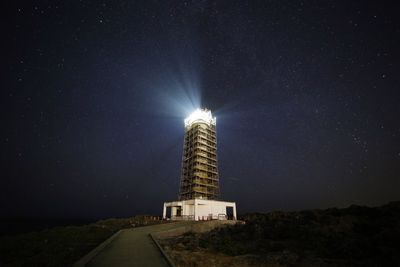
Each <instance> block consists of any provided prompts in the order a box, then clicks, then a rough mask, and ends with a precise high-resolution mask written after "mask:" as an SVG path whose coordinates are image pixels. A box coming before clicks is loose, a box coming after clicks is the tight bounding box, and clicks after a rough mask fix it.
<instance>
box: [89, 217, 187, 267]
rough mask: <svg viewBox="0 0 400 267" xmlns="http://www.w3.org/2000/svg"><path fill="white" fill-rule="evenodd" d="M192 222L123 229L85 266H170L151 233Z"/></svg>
mask: <svg viewBox="0 0 400 267" xmlns="http://www.w3.org/2000/svg"><path fill="white" fill-rule="evenodd" d="M190 223H191V222H176V223H167V224H158V225H152V226H145V227H138V228H132V229H125V230H122V231H121V232H120V233H119V234H118V235H117V236H116V237H115V238H114V239H113V240H112V241H111V242H110V243H109V244H107V245H106V246H105V247H104V248H103V249H102V250H101V251H100V252H99V253H97V254H96V256H95V257H94V258H92V259H91V260H90V261H89V262H88V263H87V264H86V265H85V266H88V267H102V266H107V267H110V266H122V267H125V266H130V267H132V266H154V267H158V266H160V267H161V266H169V265H168V263H167V261H166V260H165V259H164V257H163V256H162V254H161V252H160V250H159V249H158V248H157V246H156V244H155V243H154V242H153V240H152V239H151V237H150V236H149V233H155V232H158V231H165V230H169V229H173V228H175V227H179V226H183V225H185V224H190Z"/></svg>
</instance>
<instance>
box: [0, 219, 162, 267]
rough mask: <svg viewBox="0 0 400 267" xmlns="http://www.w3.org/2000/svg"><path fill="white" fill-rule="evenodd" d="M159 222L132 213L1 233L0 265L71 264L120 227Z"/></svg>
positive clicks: (158, 221)
mask: <svg viewBox="0 0 400 267" xmlns="http://www.w3.org/2000/svg"><path fill="white" fill-rule="evenodd" d="M160 222H162V221H160V220H157V219H156V218H155V217H152V216H135V217H132V218H123V219H107V220H101V221H98V222H96V223H92V224H87V225H81V226H65V227H64V226H63V227H55V228H52V229H47V230H42V231H36V232H31V233H24V234H17V235H9V236H2V237H0V266H71V265H72V264H73V263H74V262H75V261H77V260H78V259H80V258H81V257H82V256H84V255H85V254H87V253H88V252H89V251H90V250H92V249H93V248H95V247H96V246H97V245H98V244H100V243H101V242H103V241H104V240H106V239H107V238H108V237H110V236H111V235H113V234H114V233H116V232H117V231H118V230H120V229H124V228H131V227H139V226H144V225H150V224H156V223H160Z"/></svg>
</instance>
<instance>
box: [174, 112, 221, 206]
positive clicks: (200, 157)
mask: <svg viewBox="0 0 400 267" xmlns="http://www.w3.org/2000/svg"><path fill="white" fill-rule="evenodd" d="M195 198H201V199H210V200H215V199H218V198H219V177H218V165H217V137H216V119H215V117H214V118H213V117H212V114H211V111H209V110H207V109H198V110H196V111H195V112H194V113H192V114H191V115H190V116H189V117H188V118H187V119H185V140H184V147H183V158H182V173H181V182H180V190H179V200H188V199H195Z"/></svg>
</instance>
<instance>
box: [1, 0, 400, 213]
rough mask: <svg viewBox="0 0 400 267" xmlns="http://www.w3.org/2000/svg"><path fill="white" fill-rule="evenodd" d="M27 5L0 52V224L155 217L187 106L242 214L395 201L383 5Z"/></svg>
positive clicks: (398, 54)
mask: <svg viewBox="0 0 400 267" xmlns="http://www.w3.org/2000/svg"><path fill="white" fill-rule="evenodd" d="M34 2H35V3H34V4H20V5H19V6H17V7H16V8H15V10H14V14H15V19H14V20H13V21H15V25H13V27H14V31H12V33H13V34H12V36H11V41H12V45H13V48H12V50H11V51H7V52H6V53H7V54H8V55H7V58H6V59H9V62H10V63H11V64H7V65H6V70H7V73H10V74H9V75H8V77H7V79H5V81H6V84H5V85H3V86H2V90H1V92H2V97H1V107H2V110H3V112H2V113H3V119H2V127H1V131H0V137H1V138H0V145H1V166H0V167H1V174H0V175H1V179H0V201H1V206H0V216H1V217H3V218H10V217H35V218H86V219H88V218H89V219H96V218H107V217H121V216H132V215H136V214H158V215H160V214H161V212H162V204H163V202H164V201H171V200H175V199H176V198H177V194H178V189H179V179H180V166H181V159H182V148H183V136H184V125H183V119H184V118H185V117H186V116H187V115H189V114H190V112H191V111H193V110H194V109H195V108H197V107H200V106H201V107H206V108H209V109H211V110H212V112H213V113H214V114H215V115H216V117H217V138H218V160H219V171H220V183H221V193H222V199H224V200H229V201H236V202H237V207H238V212H239V213H242V214H243V213H245V212H253V211H258V212H267V211H271V210H298V209H309V208H328V207H345V206H348V205H351V204H359V205H380V204H384V203H386V202H388V201H392V200H399V198H400V119H399V115H400V106H399V101H400V91H399V90H400V17H399V15H398V9H397V8H396V7H395V5H394V4H390V3H389V2H386V3H385V4H383V2H381V1H351V3H350V1H338V2H335V1H185V2H183V1H182V2H181V1H34ZM3 37H4V38H5V36H3ZM4 62H8V61H7V60H5V61H4ZM4 62H3V63H4Z"/></svg>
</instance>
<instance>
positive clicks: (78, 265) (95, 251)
mask: <svg viewBox="0 0 400 267" xmlns="http://www.w3.org/2000/svg"><path fill="white" fill-rule="evenodd" d="M122 230H123V229H121V230H119V231H118V232H116V233H115V234H113V235H112V236H110V237H109V238H108V239H106V240H105V241H103V242H102V243H101V244H100V245H98V246H97V247H95V248H94V249H92V250H91V251H90V252H89V253H88V254H86V255H85V256H83V257H82V258H81V259H80V260H78V261H77V262H75V263H74V264H73V265H72V266H73V267H84V266H86V264H87V263H88V262H89V261H91V260H92V259H93V258H94V257H95V256H96V255H97V254H98V253H99V252H100V251H101V250H103V249H104V248H105V247H106V246H107V245H108V244H110V243H111V241H113V240H114V239H115V238H116V237H117V236H118V235H119V234H120V233H121V232H122Z"/></svg>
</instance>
